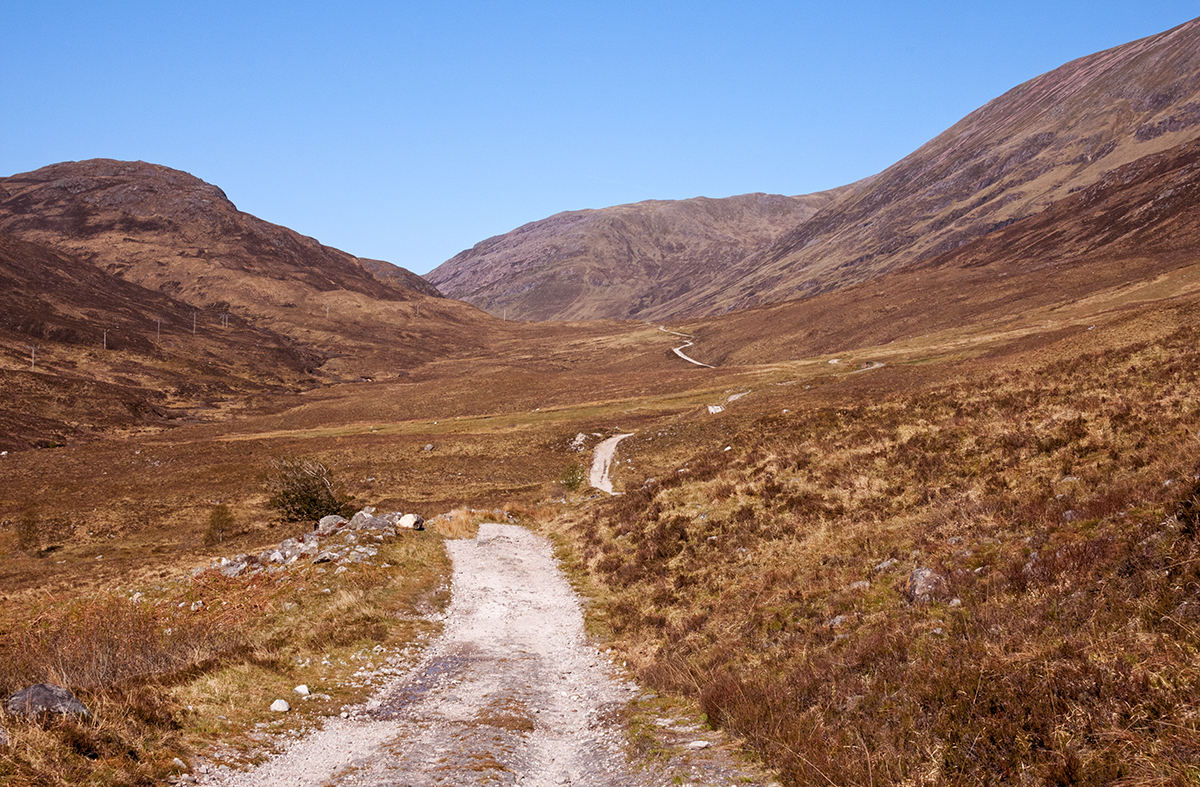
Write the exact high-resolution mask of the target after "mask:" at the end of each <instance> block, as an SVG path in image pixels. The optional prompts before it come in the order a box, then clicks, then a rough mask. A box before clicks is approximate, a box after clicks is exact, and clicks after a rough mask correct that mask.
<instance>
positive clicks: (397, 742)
mask: <svg viewBox="0 0 1200 787" xmlns="http://www.w3.org/2000/svg"><path fill="white" fill-rule="evenodd" d="M447 547H448V549H449V550H450V553H451V558H452V559H453V563H454V578H453V601H452V604H451V607H450V610H449V612H448V614H447V618H446V623H445V628H444V631H443V634H442V636H441V637H440V638H439V639H438V640H437V641H436V642H435V643H434V644H433V645H431V646H430V648H429V651H428V653H427V654H426V656H425V658H424V659H423V661H422V662H421V663H420V664H419V665H418V666H417V668H416V669H415V670H414V671H413V673H411V674H410V675H408V676H406V677H405V678H403V679H401V680H398V681H396V682H394V683H393V684H391V685H389V686H388V687H386V688H385V689H383V690H382V691H381V692H380V693H379V694H377V695H376V696H375V698H374V699H372V700H371V701H370V702H368V703H366V704H365V705H364V706H361V707H359V708H357V709H355V711H354V712H353V713H352V714H351V717H350V718H348V719H337V718H335V719H330V721H329V723H328V724H327V725H326V726H325V727H324V728H323V729H321V730H318V731H317V732H315V733H312V734H310V735H308V736H306V737H304V738H302V739H299V740H296V741H293V742H291V744H290V745H289V746H288V748H287V749H286V750H285V751H283V752H282V753H280V754H278V755H276V756H274V757H272V758H271V759H270V760H268V761H267V762H265V763H263V764H262V765H261V766H259V767H257V768H255V769H254V770H252V771H249V772H233V771H230V770H228V769H225V768H221V769H219V770H218V771H216V772H210V773H209V774H208V775H207V776H206V777H204V778H203V779H202V781H201V783H202V784H208V785H220V787H252V786H253V787H283V786H284V785H287V787H298V786H301V785H313V786H314V787H316V786H317V785H336V786H337V787H383V786H384V785H483V784H487V785H496V784H520V785H537V786H538V787H541V786H542V785H547V786H550V785H563V784H577V785H594V786H595V787H631V786H632V785H667V784H672V783H674V784H679V783H684V784H701V783H702V784H714V785H715V784H722V785H726V784H738V783H740V784H747V783H749V784H762V783H765V780H763V779H761V778H758V777H750V776H747V775H746V774H745V772H744V769H743V768H742V766H740V765H737V764H735V762H734V759H735V758H734V751H733V750H732V749H731V747H728V746H721V743H722V739H721V738H720V736H719V734H718V733H715V732H712V731H711V730H704V729H701V728H700V727H699V726H696V725H687V724H685V725H684V726H679V720H677V719H669V720H660V721H658V722H656V724H657V728H656V732H657V733H660V735H659V741H658V743H657V744H656V745H659V746H664V747H667V749H669V748H670V747H671V746H672V745H675V746H676V747H677V751H676V752H675V756H673V757H667V758H665V759H664V758H662V757H660V759H659V760H658V761H657V763H656V764H655V765H654V766H652V767H637V768H634V767H631V766H630V765H629V762H628V759H627V757H626V754H625V749H624V746H625V735H624V732H623V730H622V728H621V726H620V721H619V711H620V710H621V709H622V708H624V707H626V705H627V704H628V703H629V702H630V701H631V700H633V699H635V698H637V697H639V696H645V695H643V694H642V690H641V689H640V688H639V687H638V686H637V685H636V684H634V683H632V682H631V681H629V680H628V679H626V678H622V677H620V676H618V675H617V674H616V673H617V671H616V670H615V668H614V667H613V666H612V665H611V664H610V662H609V661H608V659H607V657H606V656H605V655H604V654H602V653H600V652H599V651H598V650H597V649H596V648H594V647H592V646H591V645H589V644H588V642H587V639H586V637H585V634H584V630H583V616H582V613H581V609H580V605H579V601H578V598H577V596H576V595H575V593H574V592H573V590H572V589H571V587H570V585H569V584H568V583H567V582H566V580H565V578H564V577H563V575H562V573H561V572H560V571H559V569H558V566H557V563H556V561H555V559H554V557H553V554H552V551H551V548H550V544H549V542H548V541H547V540H546V539H544V538H542V537H541V536H538V535H536V534H534V533H532V532H530V531H528V530H525V529H524V528H521V527H517V526H515V525H506V524H495V523H485V524H483V525H481V527H480V531H479V535H478V537H477V538H475V539H471V540H458V541H448V542H447ZM698 739H699V741H701V742H700V743H698V742H697V740H698ZM700 746H702V747H704V748H706V749H708V747H714V748H711V749H709V750H708V751H704V752H701V751H699V750H698V749H697V747H700ZM664 750H666V749H663V750H660V754H661V751H664ZM681 774H683V775H682V776H681ZM672 780H673V781H672Z"/></svg>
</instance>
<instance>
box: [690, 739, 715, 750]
mask: <svg viewBox="0 0 1200 787" xmlns="http://www.w3.org/2000/svg"><path fill="white" fill-rule="evenodd" d="M710 746H712V743H711V742H710V741H692V742H691V743H689V744H688V745H687V748H689V749H707V748H708V747H710Z"/></svg>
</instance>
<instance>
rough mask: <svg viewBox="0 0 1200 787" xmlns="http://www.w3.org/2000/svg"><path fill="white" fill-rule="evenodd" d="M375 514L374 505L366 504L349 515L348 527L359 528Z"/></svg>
mask: <svg viewBox="0 0 1200 787" xmlns="http://www.w3.org/2000/svg"><path fill="white" fill-rule="evenodd" d="M374 516H375V507H374V506H367V507H366V508H364V509H363V510H362V511H359V512H358V513H357V514H355V515H354V516H352V517H350V525H349V527H350V529H351V530H361V529H362V526H363V525H364V524H365V523H366V522H368V521H370V520H371V519H372V518H373V517H374Z"/></svg>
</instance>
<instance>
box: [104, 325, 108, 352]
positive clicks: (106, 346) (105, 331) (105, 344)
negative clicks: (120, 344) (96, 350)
mask: <svg viewBox="0 0 1200 787" xmlns="http://www.w3.org/2000/svg"><path fill="white" fill-rule="evenodd" d="M104 349H106V350H107V349H108V329H107V328H105V329H104Z"/></svg>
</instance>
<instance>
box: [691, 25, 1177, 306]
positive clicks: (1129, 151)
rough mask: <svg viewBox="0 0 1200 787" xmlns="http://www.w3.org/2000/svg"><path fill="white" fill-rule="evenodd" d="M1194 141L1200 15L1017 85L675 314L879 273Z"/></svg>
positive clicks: (942, 250)
mask: <svg viewBox="0 0 1200 787" xmlns="http://www.w3.org/2000/svg"><path fill="white" fill-rule="evenodd" d="M1197 136H1200V20H1194V21H1192V22H1188V23H1187V24H1184V25H1181V26H1179V27H1177V28H1175V29H1173V30H1170V31H1168V32H1165V33H1162V34H1159V35H1156V36H1151V37H1149V38H1145V39H1142V40H1139V41H1134V42H1132V43H1129V44H1125V45H1123V46H1119V47H1116V48H1114V49H1110V50H1107V51H1104V52H1099V53H1097V54H1094V55H1090V56H1087V57H1083V58H1080V59H1078V60H1075V61H1072V62H1070V63H1068V64H1066V65H1064V66H1062V67H1060V68H1058V69H1055V70H1054V71H1051V72H1049V73H1047V74H1043V75H1042V76H1039V77H1036V78H1035V79H1032V80H1030V81H1029V82H1026V83H1025V84H1023V85H1021V86H1019V87H1016V88H1014V89H1013V90H1011V91H1009V92H1008V93H1006V94H1005V95H1003V96H1001V97H1000V98H997V99H996V100H994V101H992V102H990V103H988V104H987V105H985V106H983V107H982V108H980V109H978V110H976V111H975V112H973V113H971V114H970V115H968V116H967V117H965V118H963V119H962V120H961V121H959V122H958V123H957V124H955V125H954V126H952V127H951V128H949V129H948V130H946V131H945V132H943V133H942V134H941V135H939V136H938V137H936V138H935V139H933V140H931V141H930V142H928V143H927V144H926V145H924V146H923V147H921V148H920V149H919V150H917V151H916V152H914V153H913V154H912V155H910V156H908V157H906V158H905V159H903V160H901V161H900V162H898V163H896V164H895V165H893V166H892V167H890V168H888V169H887V170H885V171H884V172H882V173H880V174H879V175H878V176H876V177H874V178H871V179H869V180H867V181H863V182H861V183H859V184H856V185H855V186H854V187H851V188H850V189H849V190H848V191H847V192H846V193H844V194H843V195H842V196H841V197H840V198H839V199H838V200H836V201H835V202H834V203H832V204H830V205H829V206H828V207H827V208H825V209H824V210H823V211H822V212H821V213H820V214H818V215H817V216H815V217H813V218H812V219H811V220H810V221H808V222H806V223H805V224H803V225H800V226H798V227H796V228H794V229H793V230H791V231H790V232H789V233H787V234H786V235H784V236H783V237H782V238H780V239H779V241H778V242H777V243H776V244H775V245H774V246H773V247H772V248H771V249H769V250H767V251H765V252H763V253H761V254H759V255H757V256H755V257H752V258H748V259H747V260H745V261H744V262H743V263H742V264H741V265H739V266H738V267H737V269H736V270H731V271H729V273H728V276H727V277H726V278H724V279H723V280H722V281H719V282H715V283H714V285H713V286H711V287H709V288H708V289H706V290H698V291H696V292H694V293H693V294H692V296H691V297H690V298H689V300H688V302H687V303H686V305H681V309H682V310H687V311H690V312H692V313H696V314H700V313H706V314H715V313H721V312H723V311H726V310H728V309H730V308H741V307H745V306H749V305H754V304H758V303H767V302H772V301H781V300H784V299H787V298H792V297H796V296H797V295H801V294H813V293H817V292H825V291H829V290H833V289H837V288H840V287H845V286H847V285H849V284H854V283H857V282H863V281H867V280H870V279H873V278H875V277H877V276H879V275H881V274H882V273H885V272H887V271H890V270H897V269H900V268H903V267H905V266H908V265H911V264H913V263H914V262H917V261H920V260H923V259H929V258H931V257H934V256H937V255H939V254H942V253H945V252H947V251H951V250H953V249H956V248H958V247H960V246H962V245H963V244H965V243H969V242H970V241H972V240H974V239H975V238H978V237H982V236H984V235H987V234H988V233H991V232H995V231H996V230H998V229H1001V228H1003V227H1006V226H1008V225H1009V224H1011V223H1012V222H1014V221H1017V220H1019V219H1022V218H1024V217H1026V216H1030V215H1033V214H1035V213H1038V212H1040V211H1042V210H1044V209H1045V208H1046V207H1047V206H1049V205H1051V204H1053V203H1054V202H1056V201H1057V200H1060V199H1063V198H1065V197H1067V196H1069V195H1070V194H1071V193H1073V192H1074V191H1077V190H1079V189H1082V188H1086V187H1088V186H1090V185H1092V184H1094V183H1097V182H1098V181H1101V180H1103V179H1104V177H1105V175H1106V173H1108V172H1110V171H1111V170H1113V169H1115V168H1117V167H1119V166H1122V165H1124V164H1128V163H1130V162H1133V161H1136V160H1138V159H1141V158H1144V157H1145V156H1148V155H1150V154H1153V153H1157V152H1161V151H1164V150H1168V149H1170V148H1174V147H1177V146H1178V145H1180V144H1183V143H1185V142H1188V141H1190V140H1192V139H1195V138H1196V137H1197Z"/></svg>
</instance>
